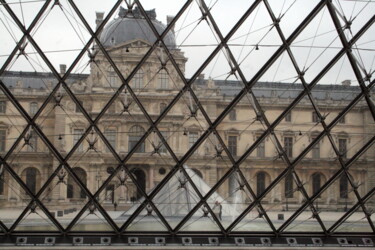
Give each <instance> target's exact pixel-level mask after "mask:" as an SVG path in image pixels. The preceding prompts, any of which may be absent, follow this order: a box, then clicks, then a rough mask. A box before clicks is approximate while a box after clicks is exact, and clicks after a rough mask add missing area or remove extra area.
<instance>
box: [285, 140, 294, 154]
mask: <svg viewBox="0 0 375 250" xmlns="http://www.w3.org/2000/svg"><path fill="white" fill-rule="evenodd" d="M293 141H294V138H293V136H284V150H285V153H286V155H287V156H288V157H289V158H293V143H294V142H293Z"/></svg>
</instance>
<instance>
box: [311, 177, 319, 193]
mask: <svg viewBox="0 0 375 250" xmlns="http://www.w3.org/2000/svg"><path fill="white" fill-rule="evenodd" d="M320 185H321V174H320V173H314V174H313V175H312V193H313V194H316V193H317V192H318V191H319V190H320Z"/></svg>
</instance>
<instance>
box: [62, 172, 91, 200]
mask: <svg viewBox="0 0 375 250" xmlns="http://www.w3.org/2000/svg"><path fill="white" fill-rule="evenodd" d="M72 171H73V172H74V173H75V174H76V175H77V177H78V178H79V179H80V181H81V182H82V183H83V185H85V186H86V184H87V174H86V171H85V170H83V169H82V168H80V167H75V168H73V169H72ZM66 193H67V198H75V199H80V198H81V199H83V198H86V193H85V192H84V191H83V189H81V188H80V186H79V185H78V184H77V183H76V182H75V181H74V180H73V177H71V176H69V177H68V185H67V192H66Z"/></svg>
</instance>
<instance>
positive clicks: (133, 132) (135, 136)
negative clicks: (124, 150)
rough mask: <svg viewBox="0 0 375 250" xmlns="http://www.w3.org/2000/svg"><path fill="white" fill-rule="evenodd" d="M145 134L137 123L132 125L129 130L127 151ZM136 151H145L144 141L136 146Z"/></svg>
mask: <svg viewBox="0 0 375 250" xmlns="http://www.w3.org/2000/svg"><path fill="white" fill-rule="evenodd" d="M144 134H145V130H144V129H143V128H142V127H141V126H138V125H134V126H133V127H131V128H130V130H129V144H128V146H129V151H131V150H132V149H133V148H134V147H135V145H136V144H137V142H138V141H139V140H140V139H141V138H142V136H143V135H144ZM135 152H136V153H144V152H145V142H144V141H143V142H142V144H141V145H140V146H139V147H138V148H137V150H136V151H135Z"/></svg>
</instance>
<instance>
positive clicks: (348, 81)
mask: <svg viewBox="0 0 375 250" xmlns="http://www.w3.org/2000/svg"><path fill="white" fill-rule="evenodd" d="M350 84H352V83H351V81H350V80H344V81H342V82H341V85H342V86H350Z"/></svg>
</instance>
